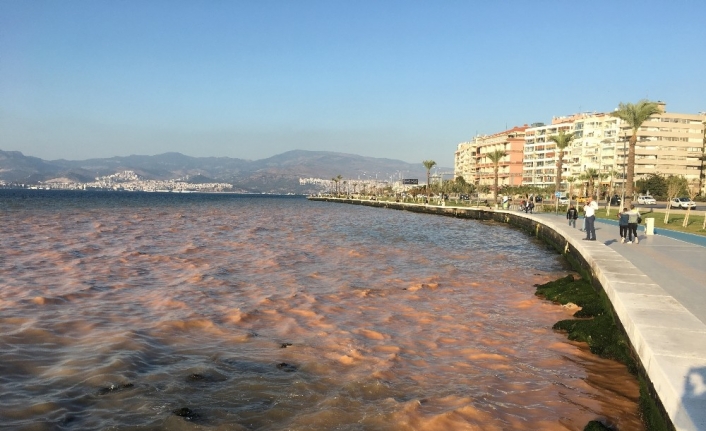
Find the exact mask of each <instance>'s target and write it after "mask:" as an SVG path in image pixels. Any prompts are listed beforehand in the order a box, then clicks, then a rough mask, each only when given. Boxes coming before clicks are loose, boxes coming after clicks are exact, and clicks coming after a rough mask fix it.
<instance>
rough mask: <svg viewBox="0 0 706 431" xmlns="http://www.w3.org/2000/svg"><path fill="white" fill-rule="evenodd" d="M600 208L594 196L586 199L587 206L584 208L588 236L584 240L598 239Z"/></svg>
mask: <svg viewBox="0 0 706 431" xmlns="http://www.w3.org/2000/svg"><path fill="white" fill-rule="evenodd" d="M597 209H598V204H597V203H596V201H594V200H593V199H592V198H590V197H589V198H588V199H587V200H586V206H584V207H583V210H584V212H585V214H586V238H584V241H595V240H596V210H597Z"/></svg>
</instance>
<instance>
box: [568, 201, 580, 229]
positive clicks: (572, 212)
mask: <svg viewBox="0 0 706 431" xmlns="http://www.w3.org/2000/svg"><path fill="white" fill-rule="evenodd" d="M577 218H579V212H578V210H577V209H576V207H574V206H573V205H571V207H569V210H568V211H567V212H566V219H567V220H569V226H573V227H574V229H576V219H577Z"/></svg>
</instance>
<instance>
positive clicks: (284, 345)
mask: <svg viewBox="0 0 706 431" xmlns="http://www.w3.org/2000/svg"><path fill="white" fill-rule="evenodd" d="M291 345H292V343H282V345H281V346H279V347H280V349H286V348H287V347H289V346H291Z"/></svg>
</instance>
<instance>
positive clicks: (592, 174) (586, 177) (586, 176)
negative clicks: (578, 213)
mask: <svg viewBox="0 0 706 431" xmlns="http://www.w3.org/2000/svg"><path fill="white" fill-rule="evenodd" d="M596 178H598V171H597V170H595V169H593V168H589V169H586V171H585V172H584V173H583V174H581V176H580V177H579V179H581V180H582V181H587V182H588V195H589V196H591V197H593V188H594V187H595V186H594V184H595V182H596Z"/></svg>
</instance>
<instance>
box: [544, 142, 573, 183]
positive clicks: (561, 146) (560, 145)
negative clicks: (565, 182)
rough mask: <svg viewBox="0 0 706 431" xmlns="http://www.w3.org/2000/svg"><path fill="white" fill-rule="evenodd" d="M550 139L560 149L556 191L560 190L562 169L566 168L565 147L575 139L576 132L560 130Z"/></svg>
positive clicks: (557, 160)
mask: <svg viewBox="0 0 706 431" xmlns="http://www.w3.org/2000/svg"><path fill="white" fill-rule="evenodd" d="M549 140H550V141H551V142H554V143H555V144H556V148H557V149H558V150H559V154H558V155H557V158H556V178H555V180H554V191H556V192H558V191H559V188H560V187H561V174H562V170H563V169H564V149H566V147H568V146H569V145H571V141H573V140H574V134H573V133H566V132H565V131H563V130H560V131H559V134H558V135H552V136H550V137H549Z"/></svg>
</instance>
